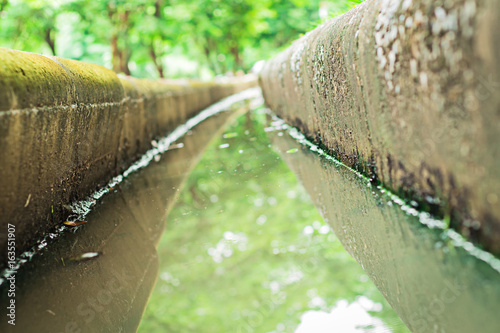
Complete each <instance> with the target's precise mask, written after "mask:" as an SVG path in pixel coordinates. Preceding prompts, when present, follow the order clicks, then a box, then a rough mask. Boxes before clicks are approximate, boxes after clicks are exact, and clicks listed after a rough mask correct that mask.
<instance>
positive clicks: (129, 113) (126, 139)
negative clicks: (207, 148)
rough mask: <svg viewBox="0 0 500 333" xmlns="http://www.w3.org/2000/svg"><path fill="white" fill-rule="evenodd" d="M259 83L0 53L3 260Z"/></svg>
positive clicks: (0, 233) (0, 231) (0, 241)
mask: <svg viewBox="0 0 500 333" xmlns="http://www.w3.org/2000/svg"><path fill="white" fill-rule="evenodd" d="M255 85H256V80H255V79H254V78H253V77H243V78H237V79H233V80H225V81H220V82H209V83H203V82H194V81H166V80H164V81H151V80H141V79H134V78H130V77H121V76H120V77H118V76H117V75H116V74H114V73H113V72H112V71H110V70H108V69H105V68H103V67H101V66H97V65H92V64H86V63H82V62H77V61H72V60H66V59H61V58H56V57H45V56H41V55H37V54H32V53H25V52H19V51H13V50H8V49H3V48H0V161H1V167H0V188H1V191H0V248H1V249H3V250H2V251H0V262H1V263H4V262H5V259H6V253H7V251H5V248H6V240H7V224H8V223H10V224H14V225H15V226H16V233H15V235H16V251H17V254H19V253H20V252H21V251H24V250H26V249H27V248H29V247H30V246H31V245H33V244H32V241H33V240H34V239H36V238H38V237H39V236H41V235H42V234H43V233H45V232H46V231H47V230H49V229H51V228H53V227H54V226H55V225H57V224H59V223H62V222H63V219H64V218H65V217H66V216H67V215H68V212H67V211H66V210H65V208H64V207H63V205H64V204H68V203H71V202H73V201H75V200H80V199H83V198H84V197H86V196H87V195H89V194H90V193H91V192H92V191H94V190H95V189H96V188H97V187H99V186H102V185H104V184H105V182H107V181H108V180H109V179H110V178H111V177H112V176H114V175H117V174H118V173H119V172H120V171H122V170H124V169H125V167H126V166H128V165H130V163H131V162H132V161H134V160H135V159H136V158H137V157H138V156H139V155H140V154H142V153H143V152H145V151H146V150H147V149H149V148H150V146H151V141H152V140H153V139H155V138H157V137H159V136H164V135H165V134H167V133H168V132H169V131H171V130H173V129H174V128H175V127H176V126H177V125H179V124H181V123H184V122H185V121H186V120H187V119H188V118H190V117H192V116H193V115H195V114H196V113H197V112H199V111H201V110H202V109H204V108H206V107H207V106H209V105H211V104H213V103H214V102H216V101H218V100H220V99H221V98H223V97H226V96H229V95H231V94H233V93H235V92H238V91H241V90H244V89H246V88H249V87H252V86H255Z"/></svg>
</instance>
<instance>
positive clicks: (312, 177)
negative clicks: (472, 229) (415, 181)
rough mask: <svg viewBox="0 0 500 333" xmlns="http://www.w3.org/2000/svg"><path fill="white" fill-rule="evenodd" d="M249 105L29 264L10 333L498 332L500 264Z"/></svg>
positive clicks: (185, 141)
mask: <svg viewBox="0 0 500 333" xmlns="http://www.w3.org/2000/svg"><path fill="white" fill-rule="evenodd" d="M237 108H238V110H236V111H235V112H226V113H222V114H219V115H216V116H214V117H210V118H209V119H208V120H206V121H204V122H202V123H201V124H199V125H197V126H196V127H194V128H193V129H192V131H189V132H188V133H187V135H185V136H184V137H182V138H179V139H178V140H177V141H176V142H175V143H172V145H170V146H169V150H168V151H166V152H165V153H164V154H163V155H159V154H154V155H152V156H150V157H147V158H148V163H149V162H151V163H149V165H148V166H147V167H145V168H142V169H141V170H139V171H137V172H135V173H131V174H130V175H129V177H127V178H125V179H123V180H122V181H120V183H117V184H116V186H113V187H112V188H109V187H108V188H107V189H106V191H107V192H108V193H107V194H106V195H104V196H103V197H102V198H101V199H100V200H99V201H96V202H95V205H94V203H92V204H93V205H94V206H93V207H92V210H90V211H86V212H85V219H86V220H87V223H85V224H83V225H81V226H78V227H76V228H74V229H71V231H69V232H65V233H63V234H62V235H61V236H60V237H59V238H58V239H57V241H56V242H52V243H50V244H49V245H48V246H47V247H45V248H43V249H42V250H41V251H40V252H39V253H38V255H37V256H35V257H34V260H32V261H30V262H27V263H26V264H25V265H24V266H23V267H22V268H21V270H20V271H19V272H18V274H17V275H16V288H17V289H16V298H15V300H16V316H17V320H16V326H15V327H13V326H7V323H6V321H2V322H0V331H1V332H4V331H5V332H10V331H17V332H79V331H81V332H103V331H109V332H121V331H124V332H133V331H135V330H136V329H137V327H138V326H139V323H140V326H139V331H141V332H274V333H278V332H298V333H305V332H332V331H335V332H343V333H345V332H408V329H407V328H406V326H405V324H403V321H404V322H405V323H406V324H407V325H408V326H409V327H411V329H412V331H414V332H438V333H442V332H453V333H455V332H475V331H478V328H479V330H480V331H481V332H492V333H497V332H499V331H500V321H499V320H498V318H497V317H498V314H497V312H498V311H497V310H498V303H499V300H500V278H499V276H500V275H499V274H498V269H497V268H498V267H497V266H496V263H497V262H498V259H495V258H493V259H492V258H491V257H490V256H488V254H487V253H485V252H483V251H480V250H479V249H476V248H470V246H460V247H457V246H456V245H457V242H456V239H453V238H452V237H449V236H448V233H445V232H444V231H443V230H441V229H439V226H440V225H441V224H442V221H436V220H433V219H432V218H430V217H426V218H425V219H424V220H422V216H421V215H422V214H421V213H419V212H417V211H416V210H415V209H413V208H411V207H410V206H404V205H403V206H400V200H399V199H398V198H395V197H393V196H391V195H390V194H389V195H388V193H387V192H384V191H385V190H384V189H382V188H376V187H374V186H372V185H371V184H370V183H369V181H367V180H366V179H364V178H363V177H361V176H360V175H358V174H356V173H355V172H353V171H352V170H349V169H347V168H345V167H343V166H342V165H340V164H338V163H336V162H335V161H332V160H329V159H326V158H324V156H323V157H320V156H318V154H317V153H318V151H317V150H318V148H317V147H312V146H310V145H309V146H307V145H304V144H301V143H300V142H299V141H297V140H296V139H294V138H292V137H290V136H289V135H288V134H289V132H288V129H287V128H286V126H283V124H281V125H280V123H279V122H273V123H270V122H269V121H268V116H267V115H265V114H264V113H262V110H261V112H259V111H257V112H254V113H247V114H245V115H242V116H240V117H239V118H237V120H236V121H234V119H235V117H236V115H237V114H239V113H241V112H243V111H244V110H245V109H247V108H248V105H246V104H245V103H242V104H238V105H237ZM233 121H234V123H233V124H232V125H231V126H230V127H228V128H226V129H225V130H224V132H222V131H221V129H222V128H223V127H224V124H226V123H227V122H233ZM214 137H216V140H215V141H213V142H212V143H210V141H211V140H212V138H214ZM270 142H272V145H271V144H270ZM207 145H208V146H209V148H208V150H206V151H205V152H204V150H205V148H206V147H207ZM275 151H277V152H278V153H276V152H275ZM202 156H203V157H202ZM200 158H202V160H201V162H200V163H198V164H197V162H198V161H199V159H200ZM285 161H286V163H287V164H288V165H289V166H290V167H291V168H292V169H293V170H294V172H292V171H291V170H290V169H289V168H288V166H287V164H285ZM196 164H197V166H196V167H195V168H194V169H193V167H194V166H195V165H196ZM191 170H192V171H191ZM297 175H298V176H299V178H300V179H301V181H302V182H303V184H304V187H302V186H301V185H300V184H299V183H298V182H297ZM188 176H189V177H188ZM304 188H305V189H304ZM306 190H307V191H308V193H309V194H310V195H311V198H312V200H311V199H310V198H309V196H308V194H307V192H306ZM313 202H314V204H315V206H316V207H317V208H318V209H319V211H320V212H321V215H322V216H323V218H322V217H321V215H320V213H318V209H316V208H315V206H313ZM174 203H175V207H174V208H173V209H172V207H173V206H174ZM168 212H170V214H168ZM324 221H327V222H328V224H326V223H325V222H324ZM423 222H425V223H423ZM424 224H425V225H424ZM428 226H434V227H435V228H434V229H430V228H429V227H428ZM330 227H332V228H333V230H334V232H335V233H332V232H331V229H330ZM163 232H164V234H163V236H161V235H162V233H163ZM344 247H345V248H346V249H347V251H348V252H349V253H348V252H346V251H345V250H344ZM88 253H96V254H97V255H96V256H94V257H92V258H90V259H89V260H85V261H79V260H76V261H75V260H74V258H83V256H85V254H87V255H88ZM351 255H352V257H354V258H355V259H356V260H357V262H359V264H358V263H357V262H356V261H354V259H353V258H352V257H351ZM158 257H159V258H158ZM72 259H73V260H72ZM360 265H361V267H362V268H363V269H362V268H361V267H360ZM155 280H156V286H155V287H154V292H153V294H152V295H151V291H152V289H153V285H154V283H155ZM372 281H373V282H372ZM1 288H3V289H2V290H0V291H1V293H0V294H1V298H0V301H1V305H2V308H3V309H4V311H5V309H6V305H5V304H7V302H8V299H7V297H6V295H7V292H6V290H5V288H6V285H2V286H1ZM377 288H378V289H377ZM379 290H380V291H379ZM382 294H383V295H384V296H385V297H386V298H387V300H388V302H389V303H390V304H392V305H393V307H394V309H395V311H396V312H397V313H398V314H399V315H400V316H401V318H402V319H403V321H402V320H401V319H399V317H398V316H397V315H396V312H395V311H394V310H393V309H392V308H391V307H390V306H389V304H388V302H387V301H386V300H385V298H384V297H383V296H382ZM148 298H149V303H148ZM146 304H147V308H146ZM145 308H146V310H145ZM144 311H145V312H144ZM143 315H144V316H143ZM4 318H5V316H4ZM141 318H142V321H141Z"/></svg>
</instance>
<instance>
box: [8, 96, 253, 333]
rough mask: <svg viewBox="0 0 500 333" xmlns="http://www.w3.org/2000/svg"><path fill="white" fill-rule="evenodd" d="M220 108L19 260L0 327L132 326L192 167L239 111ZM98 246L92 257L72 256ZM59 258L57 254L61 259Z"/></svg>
mask: <svg viewBox="0 0 500 333" xmlns="http://www.w3.org/2000/svg"><path fill="white" fill-rule="evenodd" d="M243 106H244V103H240V105H239V108H235V109H234V110H230V111H228V112H222V113H220V114H218V115H216V116H213V117H210V118H209V119H207V120H205V121H203V122H202V123H201V124H199V125H197V126H196V127H195V128H194V129H193V131H192V135H186V136H184V137H182V138H181V139H180V140H181V141H182V142H183V144H184V146H183V147H182V148H181V149H173V150H169V151H167V152H165V153H164V154H163V155H162V157H161V159H160V161H159V162H155V163H152V164H150V165H149V166H148V168H146V169H144V170H143V172H141V173H135V174H132V175H130V177H129V178H128V179H127V181H125V182H123V183H122V184H121V186H120V189H119V190H115V191H113V192H112V193H109V194H108V195H106V197H104V198H103V202H102V205H99V206H98V207H96V208H95V210H93V211H92V212H91V213H90V214H89V216H88V221H89V222H88V223H87V224H85V225H84V226H82V227H80V228H79V230H78V231H77V232H75V233H73V232H66V233H64V234H63V235H61V236H60V238H59V239H58V242H57V243H54V244H51V246H50V248H45V249H44V252H43V253H41V254H43V255H41V254H38V255H37V256H35V257H34V259H33V260H32V261H30V262H29V263H27V264H25V265H24V266H23V267H22V268H21V270H19V272H17V274H16V325H15V326H12V325H10V324H8V323H7V320H2V321H0V331H1V332H5V333H7V332H40V333H41V332H47V333H49V332H135V331H136V330H137V327H138V326H139V323H140V321H141V318H142V315H143V312H144V310H145V308H146V305H147V302H148V299H149V296H150V294H151V292H152V290H153V287H154V284H155V281H156V279H157V277H158V256H157V251H156V247H157V246H158V243H159V241H160V238H161V235H162V233H163V230H164V228H165V225H166V224H167V223H168V217H167V216H168V213H169V211H170V209H171V208H172V207H173V205H174V203H175V201H176V198H177V196H178V195H179V194H180V189H182V187H183V184H184V182H185V180H186V179H187V177H188V175H189V174H190V171H191V170H192V168H194V167H195V166H196V164H197V163H198V161H199V159H200V158H201V157H202V155H203V152H204V150H205V148H206V147H207V146H208V144H209V142H211V140H212V139H213V138H215V137H216V136H217V134H220V132H221V131H222V130H223V128H224V126H225V124H226V123H228V122H230V121H232V120H234V119H235V117H236V116H238V115H239V114H241V111H244V110H245V108H244V107H243ZM95 251H99V252H101V253H102V255H100V256H99V257H97V258H95V259H94V260H89V261H80V262H72V261H70V260H68V258H71V257H72V256H77V255H81V254H82V253H86V252H95ZM61 258H62V259H61ZM8 288H9V284H8V283H4V284H3V285H2V286H0V308H1V309H2V310H0V314H1V315H2V318H7V316H6V315H7V313H8V310H7V306H8V304H9V301H10V299H9V297H8Z"/></svg>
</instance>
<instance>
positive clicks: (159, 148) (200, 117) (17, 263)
mask: <svg viewBox="0 0 500 333" xmlns="http://www.w3.org/2000/svg"><path fill="white" fill-rule="evenodd" d="M243 101H250V106H251V108H257V107H258V106H260V105H262V104H263V103H264V100H263V98H262V93H261V90H260V88H258V87H256V88H250V89H246V90H244V91H241V92H239V93H236V94H234V95H231V96H229V97H226V98H224V99H222V100H221V101H219V102H217V103H215V104H212V105H211V106H209V107H208V108H206V109H204V110H203V111H201V112H200V113H198V114H197V115H196V116H194V117H192V118H190V119H189V120H188V121H187V122H186V123H184V124H182V125H180V126H178V127H177V128H176V129H175V130H174V131H173V132H172V133H170V134H169V135H167V136H166V137H164V138H162V139H160V140H158V141H153V142H152V145H153V148H151V149H150V150H148V151H146V153H144V155H142V157H141V158H139V160H137V161H136V162H135V163H133V164H132V165H131V166H130V167H129V168H128V169H126V170H125V171H124V172H123V173H122V174H120V175H118V176H116V177H113V178H112V179H111V180H110V181H109V182H108V183H107V184H106V186H104V187H102V188H100V189H98V190H96V191H95V192H94V193H92V194H91V195H89V196H88V197H87V198H85V199H83V200H80V201H76V202H73V203H71V204H70V205H69V207H70V208H71V210H72V214H71V215H70V217H69V218H68V220H74V221H76V220H85V217H86V216H87V215H88V214H89V213H90V212H91V210H92V207H94V206H95V205H96V204H97V203H98V202H99V200H100V199H101V198H102V197H103V196H104V195H106V194H107V193H109V192H110V191H111V190H112V188H114V187H115V186H117V185H119V184H120V183H122V182H123V181H124V180H125V179H126V178H127V177H128V176H129V175H130V174H132V173H135V172H137V171H139V170H140V169H142V168H144V167H146V166H148V165H149V164H150V163H151V161H153V160H154V159H155V157H156V156H159V155H161V154H163V153H165V152H166V151H167V150H168V149H169V147H170V145H171V144H172V143H174V142H175V141H177V140H178V139H179V138H180V137H182V136H183V135H185V134H186V133H187V132H188V131H189V130H191V129H192V128H193V127H195V126H196V125H198V124H199V123H201V122H202V121H204V120H206V119H207V118H209V117H211V116H214V115H216V114H218V113H221V112H224V111H227V110H228V109H230V108H231V106H233V105H234V104H236V103H239V102H243ZM79 228H80V227H72V228H69V227H67V226H65V225H64V224H61V225H59V226H56V227H55V230H54V231H52V232H49V233H47V234H46V235H45V236H44V237H43V238H42V239H40V240H38V241H37V242H36V244H35V245H34V246H33V247H32V248H31V249H30V250H28V251H26V252H24V253H22V254H20V255H19V256H18V257H17V258H16V259H15V260H14V262H13V263H9V266H8V267H7V268H5V269H3V270H2V271H1V272H0V286H1V285H3V283H4V282H5V281H6V279H7V278H8V277H10V276H11V275H13V274H16V273H17V271H18V270H19V269H20V268H21V267H22V265H23V264H24V263H26V262H28V261H30V260H31V259H32V258H33V256H35V255H36V254H37V253H38V252H39V251H40V250H42V249H43V248H45V247H46V246H47V245H48V244H49V242H50V241H51V240H54V239H56V238H58V237H59V236H61V235H62V234H63V233H64V232H66V231H71V232H76V231H77V230H78V229H79Z"/></svg>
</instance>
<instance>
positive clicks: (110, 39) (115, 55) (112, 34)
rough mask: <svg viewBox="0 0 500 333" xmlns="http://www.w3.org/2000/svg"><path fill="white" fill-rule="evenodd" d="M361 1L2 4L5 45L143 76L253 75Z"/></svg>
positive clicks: (48, 0)
mask: <svg viewBox="0 0 500 333" xmlns="http://www.w3.org/2000/svg"><path fill="white" fill-rule="evenodd" d="M361 1H362V0H330V1H320V0H311V1H306V0H292V1H284V0H278V1H271V0H234V1H221V0H215V1H212V0H211V1H208V0H182V1H181V0H132V1H126V0H92V1H90V0H0V46H3V47H8V48H13V49H19V50H23V51H29V52H36V53H42V54H46V55H57V56H61V57H64V58H70V59H76V60H82V61H87V62H92V63H97V64H100V65H104V66H106V67H108V68H112V69H113V70H114V71H116V72H117V73H124V74H128V75H134V76H137V77H151V78H155V77H174V78H175V77H202V78H207V77H211V76H213V75H218V74H224V73H227V72H233V73H235V72H237V71H240V70H242V71H248V70H249V69H250V68H251V67H252V65H253V64H254V63H255V62H256V61H258V60H261V59H267V58H269V57H271V56H272V55H274V54H276V53H277V52H279V51H280V50H282V49H283V48H284V47H286V46H287V45H288V44H290V43H291V41H293V40H295V39H296V38H298V37H299V36H300V35H301V34H304V33H305V32H307V31H308V30H311V29H312V28H314V27H315V26H316V25H318V24H320V23H321V22H323V21H325V20H326V19H328V18H330V17H332V16H334V15H338V14H339V13H342V12H345V11H346V10H348V9H349V8H351V7H352V6H354V5H355V4H357V3H359V2H361Z"/></svg>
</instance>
